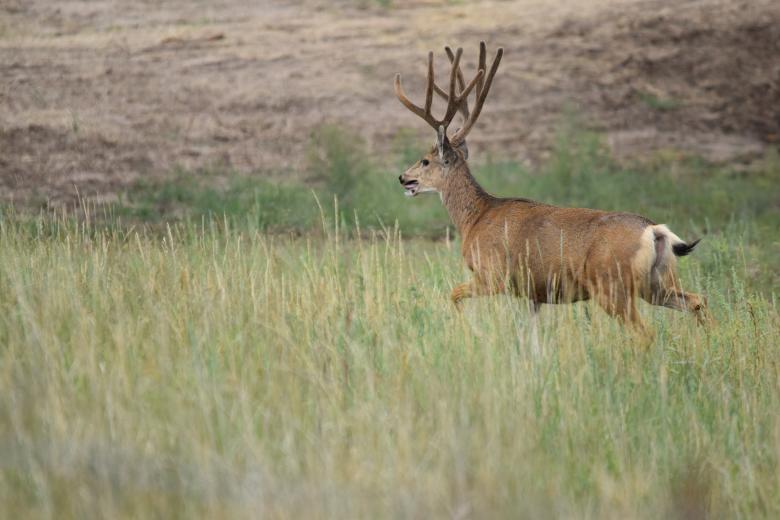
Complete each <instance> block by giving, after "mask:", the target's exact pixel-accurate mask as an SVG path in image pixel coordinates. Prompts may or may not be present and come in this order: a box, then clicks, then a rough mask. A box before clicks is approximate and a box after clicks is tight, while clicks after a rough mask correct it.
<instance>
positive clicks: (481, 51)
mask: <svg viewBox="0 0 780 520" xmlns="http://www.w3.org/2000/svg"><path fill="white" fill-rule="evenodd" d="M486 57H487V45H485V42H483V41H482V42H479V65H477V70H487V67H486V66H485V65H486V63H485V58H486ZM484 79H485V78H482V80H480V81H479V83H477V99H479V96H480V94H482V86H483V85H484V83H485V81H484Z"/></svg>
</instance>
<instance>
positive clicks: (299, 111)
mask: <svg viewBox="0 0 780 520" xmlns="http://www.w3.org/2000/svg"><path fill="white" fill-rule="evenodd" d="M366 6H367V7H366ZM480 39H485V40H487V41H488V45H489V49H490V50H493V49H495V47H496V46H499V45H501V46H503V47H504V48H505V57H504V60H503V62H502V65H501V69H500V70H499V74H498V76H497V79H496V81H495V83H494V88H493V91H492V92H491V96H490V99H489V101H488V103H487V104H486V108H485V110H484V111H483V113H482V116H481V118H480V123H478V125H477V127H476V128H475V129H474V130H473V132H472V137H471V138H470V148H471V151H472V155H473V156H475V158H477V160H478V158H479V157H480V155H482V156H483V157H484V155H483V153H484V152H486V151H489V152H490V153H491V154H494V155H495V156H500V157H509V158H516V159H519V160H523V161H528V162H531V163H535V162H538V161H540V160H543V159H544V157H545V154H546V152H547V150H549V146H550V144H551V141H552V137H553V135H554V132H555V130H556V128H557V126H558V125H559V122H560V121H561V118H562V116H561V114H562V113H564V112H566V111H574V112H577V113H579V114H580V116H581V118H582V119H583V120H584V121H585V122H586V123H587V124H589V125H591V126H593V127H595V128H598V129H600V130H602V131H604V132H605V133H606V134H607V136H608V139H607V140H608V143H609V144H610V146H611V147H612V148H613V150H614V152H615V153H616V154H617V155H618V156H629V157H641V156H643V155H648V154H654V153H657V151H658V150H666V151H668V150H672V151H674V152H675V153H676V152H681V153H690V154H696V155H701V156H703V157H705V158H706V159H709V160H712V161H729V162H731V161H749V160H751V159H752V158H755V157H757V156H760V155H761V154H762V153H763V151H764V149H765V148H766V147H767V146H776V143H777V142H778V140H780V2H777V1H775V0H754V1H726V0H697V1H682V0H680V1H675V0H657V1H625V0H623V1H618V0H590V1H586V0H560V1H558V2H547V1H543V0H514V1H478V2H470V1H469V2H458V3H454V2H453V3H449V2H435V1H411V0H409V1H396V2H394V3H393V4H392V5H391V7H389V8H382V7H380V6H378V5H376V4H375V3H374V2H371V1H370V0H365V1H364V2H362V5H361V3H360V2H345V1H341V2H320V3H316V2H292V1H287V2H282V1H279V2H273V1H266V2H264V1H262V0H261V1H260V2H258V1H251V0H215V1H208V2H207V1H200V0H188V1H185V0H168V1H164V2H158V1H151V0H147V1H136V2H124V1H120V0H80V1H79V0H67V1H56V2H55V1H53V0H50V1H43V0H3V1H2V2H1V3H0V200H6V201H7V200H10V199H14V200H16V201H17V202H24V203H31V202H32V203H41V202H44V201H49V203H51V204H55V205H57V204H60V203H63V202H67V201H69V200H72V199H73V197H74V196H75V194H76V190H78V191H79V192H80V193H81V195H82V196H87V197H97V198H99V199H108V200H110V199H111V198H112V197H114V196H116V194H117V193H118V192H120V191H122V190H123V189H125V188H126V187H128V186H129V185H131V184H132V183H134V182H137V181H138V180H139V179H143V178H160V177H162V176H165V175H170V174H171V172H173V171H174V170H175V169H176V168H177V167H181V168H201V167H212V168H213V167H219V168H229V169H231V170H235V171H237V172H242V173H248V174H249V173H251V174H257V175H268V176H271V175H277V176H281V175H285V174H287V173H288V172H300V171H302V168H303V167H304V164H305V153H304V152H305V149H306V146H307V142H308V141H309V137H310V134H311V132H312V130H313V129H315V128H317V127H318V126H319V125H322V124H338V125H341V126H344V127H346V128H349V129H352V130H353V131H355V132H357V133H359V134H360V135H362V136H363V137H364V138H365V139H366V141H367V142H368V144H369V146H370V147H371V149H372V150H375V151H377V153H378V154H383V153H385V152H386V151H387V150H389V149H390V147H391V142H392V140H393V137H394V136H395V135H396V134H397V133H398V132H399V131H400V130H401V129H404V128H407V129H413V130H414V131H415V132H419V135H420V136H424V138H425V139H432V133H431V132H430V131H429V130H428V129H427V128H426V127H425V124H424V123H423V122H422V121H420V120H417V119H415V118H414V117H413V116H412V115H411V114H410V113H409V112H407V111H406V110H405V109H403V108H402V107H401V105H400V104H399V103H398V101H397V100H396V99H395V97H394V95H393V90H392V80H393V76H394V74H395V73H396V72H402V73H404V77H405V84H406V88H407V90H408V91H409V92H410V94H411V95H412V96H413V98H416V99H420V97H421V95H422V91H421V89H422V79H423V73H424V68H425V53H426V51H427V50H429V49H434V50H436V51H437V52H438V53H439V57H438V58H437V59H438V60H439V61H437V65H438V70H440V71H442V72H443V71H444V70H445V58H444V57H443V53H442V52H440V51H441V49H442V47H443V45H445V44H452V45H461V46H463V47H464V50H465V67H466V70H467V72H473V69H474V64H475V57H476V49H477V44H478V41H479V40H480Z"/></svg>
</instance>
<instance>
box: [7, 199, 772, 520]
mask: <svg viewBox="0 0 780 520" xmlns="http://www.w3.org/2000/svg"><path fill="white" fill-rule="evenodd" d="M326 220H327V219H326ZM334 224H336V225H338V221H336V222H335V223H333V222H331V223H326V224H325V225H321V226H320V227H319V229H316V230H314V231H312V232H310V233H309V234H307V235H306V236H305V237H299V238H295V237H290V236H289V235H279V234H267V233H266V232H263V231H259V230H256V229H255V230H250V229H247V228H246V227H240V226H233V224H232V223H231V221H230V219H228V218H224V219H219V220H217V219H210V220H209V219H207V220H204V221H203V222H202V223H195V222H183V223H178V224H173V225H171V226H165V227H164V228H163V231H162V232H159V231H152V232H148V233H147V232H144V230H143V229H142V228H136V229H131V230H128V229H127V228H122V227H115V228H112V229H111V228H96V227H93V226H92V225H91V224H89V222H88V221H82V222H81V223H77V222H74V221H73V220H58V219H52V218H51V217H42V218H39V219H32V220H23V219H21V218H19V217H14V216H9V215H7V214H6V215H3V217H2V218H1V219H0V345H2V347H1V348H0V516H3V517H6V518H20V517H57V518H83V517H93V516H97V517H128V516H132V517H140V518H149V517H164V518H167V517H187V518H190V517H193V516H202V517H212V518H213V517H252V518H255V517H284V518H287V517H304V518H309V517H334V518H345V517H347V518H366V517H372V518H373V517H420V518H429V517H453V516H454V517H473V518H494V517H512V518H517V517H520V518H540V517H542V518H545V517H566V518H571V517H585V518H659V517H669V516H673V515H679V516H680V517H685V516H686V515H692V514H697V513H701V512H702V511H705V512H708V513H709V514H711V515H712V516H713V517H715V518H722V517H735V516H736V517H747V518H761V517H764V518H776V517H777V516H778V515H780V494H778V493H777V490H778V486H780V477H779V475H780V472H778V457H780V434H779V433H778V432H780V414H778V412H777V403H778V402H780V377H779V376H780V373H778V372H779V371H778V367H780V351H778V349H777V345H778V344H780V314H779V313H778V306H777V301H776V299H775V296H770V297H767V296H762V295H760V294H758V293H756V292H755V291H752V290H749V289H747V288H746V285H745V280H746V279H747V278H749V276H750V275H749V273H748V272H746V269H747V265H748V264H747V263H745V262H737V261H735V259H738V258H744V257H747V256H748V252H747V251H746V250H745V249H744V247H743V245H742V241H741V239H739V238H733V237H729V236H727V235H716V236H713V237H712V238H711V240H710V245H709V246H708V247H706V248H705V247H703V248H702V250H701V251H697V253H701V254H699V255H697V256H696V257H694V258H693V259H686V260H684V261H683V262H682V267H683V280H684V283H685V285H686V286H688V287H690V288H691V289H695V290H697V291H702V292H705V293H706V294H708V295H709V298H710V304H711V306H712V310H713V314H714V316H715V323H714V325H713V326H712V328H710V329H708V330H704V329H701V328H699V327H697V326H696V325H695V324H694V320H692V319H690V317H687V316H683V315H680V314H675V313H673V312H672V311H667V310H659V309H651V308H649V307H647V306H645V307H643V312H644V313H645V314H647V318H648V321H649V322H651V323H652V324H653V326H654V327H655V328H656V330H657V332H658V339H657V341H656V343H655V344H654V345H653V346H652V347H651V348H650V349H649V350H644V349H643V348H640V347H639V346H638V345H637V344H635V339H634V337H633V336H631V335H630V334H627V333H626V332H625V331H624V330H623V329H622V328H621V327H620V326H619V325H618V324H617V323H616V322H615V321H614V320H611V319H609V318H608V317H606V316H605V315H604V314H603V313H602V312H601V311H599V310H598V309H597V308H595V307H592V306H590V305H589V304H578V305H574V306H558V307H545V308H544V309H543V310H542V313H541V315H540V318H539V319H540V322H539V326H538V345H537V347H538V348H534V341H533V337H534V331H533V328H532V325H531V319H530V315H529V313H528V311H527V310H526V306H525V305H524V304H523V303H522V302H518V301H516V300H514V299H511V298H508V297H495V298H488V299H483V300H474V301H469V302H468V303H467V305H466V308H465V310H464V312H463V314H458V313H456V312H454V310H453V309H452V308H451V307H450V306H449V305H448V301H447V297H448V293H449V290H450V289H451V287H452V286H453V285H454V284H456V283H458V282H460V281H462V280H464V279H465V278H466V276H467V275H466V273H465V272H464V269H463V267H462V266H461V262H460V260H459V259H458V255H457V251H456V250H455V249H456V248H455V247H454V245H453V244H451V243H448V242H432V241H429V240H402V239H401V238H400V233H399V232H398V231H397V230H395V231H394V230H392V229H390V230H387V231H380V232H374V233H371V232H365V231H364V232H361V233H353V232H351V231H350V229H348V228H334Z"/></svg>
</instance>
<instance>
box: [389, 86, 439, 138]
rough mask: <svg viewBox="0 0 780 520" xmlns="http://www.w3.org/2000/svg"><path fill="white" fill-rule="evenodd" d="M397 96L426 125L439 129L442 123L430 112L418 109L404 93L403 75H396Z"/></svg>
mask: <svg viewBox="0 0 780 520" xmlns="http://www.w3.org/2000/svg"><path fill="white" fill-rule="evenodd" d="M394 87H395V95H396V96H397V97H398V100H399V101H400V102H401V103H402V104H403V105H404V106H405V107H406V108H408V109H409V111H410V112H412V113H413V114H414V115H416V116H417V117H420V118H421V119H423V120H424V121H425V122H426V123H428V124H429V125H431V127H432V128H434V129H438V128H439V124H440V122H439V121H437V120H436V119H435V118H434V117H433V116H432V115H431V113H430V110H428V111H425V110H423V109H422V108H420V107H418V106H417V105H415V104H414V103H412V102H411V100H410V99H409V98H408V97H407V96H406V92H404V88H403V86H401V74H396V75H395V84H394Z"/></svg>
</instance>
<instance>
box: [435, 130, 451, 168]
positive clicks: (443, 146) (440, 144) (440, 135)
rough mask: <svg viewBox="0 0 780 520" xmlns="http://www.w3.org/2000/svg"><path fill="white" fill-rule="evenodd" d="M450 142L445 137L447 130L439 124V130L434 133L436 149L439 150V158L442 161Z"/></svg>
mask: <svg viewBox="0 0 780 520" xmlns="http://www.w3.org/2000/svg"><path fill="white" fill-rule="evenodd" d="M449 147H450V142H449V140H448V139H447V131H446V130H445V129H444V125H439V131H438V132H437V133H436V149H437V150H438V151H439V160H440V161H444V154H445V153H447V152H448V151H449Z"/></svg>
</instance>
